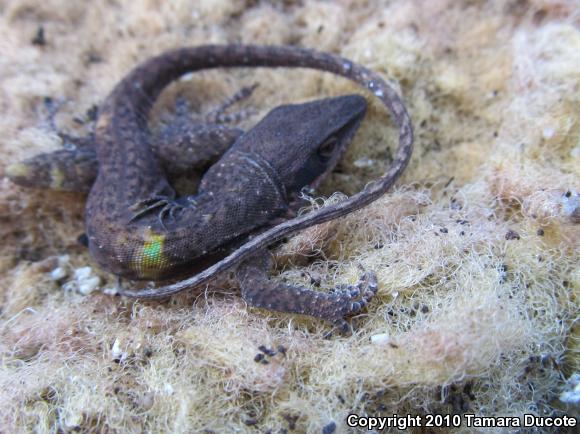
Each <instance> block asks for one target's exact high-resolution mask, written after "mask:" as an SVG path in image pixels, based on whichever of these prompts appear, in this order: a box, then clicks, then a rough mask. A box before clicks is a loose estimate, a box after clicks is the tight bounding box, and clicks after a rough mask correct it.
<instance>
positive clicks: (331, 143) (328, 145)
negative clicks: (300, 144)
mask: <svg viewBox="0 0 580 434" xmlns="http://www.w3.org/2000/svg"><path fill="white" fill-rule="evenodd" d="M337 143H338V139H337V138H336V136H330V137H329V138H328V139H326V140H325V141H324V143H322V145H320V146H319V147H318V150H317V152H318V156H319V157H320V158H321V159H322V160H324V161H326V160H329V159H330V157H332V154H333V153H334V149H335V148H336V145H337Z"/></svg>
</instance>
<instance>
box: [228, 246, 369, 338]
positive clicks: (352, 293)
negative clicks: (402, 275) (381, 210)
mask: <svg viewBox="0 0 580 434" xmlns="http://www.w3.org/2000/svg"><path fill="white" fill-rule="evenodd" d="M268 268H269V258H268V256H267V254H265V253H261V254H259V255H257V256H254V257H252V258H251V259H249V260H247V261H246V262H244V263H243V264H242V265H240V267H238V269H237V270H236V277H237V279H238V281H239V282H240V286H241V290H242V298H243V299H244V300H245V301H246V302H247V303H248V304H249V305H252V306H255V307H260V308H265V309H270V310H276V311H280V312H286V313H297V314H302V315H310V316H314V317H317V318H322V319H324V320H326V321H329V322H332V323H333V324H334V325H335V326H337V327H338V328H339V329H340V330H341V331H343V332H344V331H347V330H348V329H349V326H348V323H347V322H346V321H345V318H346V317H348V316H351V315H355V314H357V313H359V312H360V311H362V310H363V309H364V308H365V306H366V305H367V304H368V303H369V302H370V301H371V300H372V298H373V297H374V296H375V294H376V292H377V286H378V285H377V277H376V275H375V273H374V272H372V271H366V272H363V273H362V275H361V277H360V278H359V281H358V282H357V284H356V285H348V286H346V287H339V288H338V289H337V290H335V291H334V292H331V293H322V292H318V291H313V290H310V289H306V288H301V287H298V286H293V285H287V284H282V283H278V282H274V281H271V280H270V279H269V278H268V273H267V270H268Z"/></svg>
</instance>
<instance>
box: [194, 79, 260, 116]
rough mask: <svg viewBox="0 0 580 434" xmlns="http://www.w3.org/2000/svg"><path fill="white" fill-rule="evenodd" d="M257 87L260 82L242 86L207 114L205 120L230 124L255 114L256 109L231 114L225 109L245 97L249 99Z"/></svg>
mask: <svg viewBox="0 0 580 434" xmlns="http://www.w3.org/2000/svg"><path fill="white" fill-rule="evenodd" d="M257 87H258V84H257V83H255V84H253V85H251V86H246V87H243V88H241V89H240V90H239V91H238V92H236V93H235V94H234V95H232V96H231V97H229V98H227V99H226V100H225V101H224V102H223V103H222V104H221V105H220V106H219V107H217V108H215V109H213V110H211V111H210V112H209V113H208V114H206V115H205V121H206V122H208V123H216V124H229V123H237V122H240V121H243V120H245V119H247V118H249V117H250V116H252V115H253V114H255V112H254V110H241V111H239V112H236V113H231V114H227V113H225V111H226V110H227V109H228V108H230V107H231V106H232V105H234V104H236V103H238V102H240V101H243V100H245V99H248V98H249V97H250V96H251V95H252V93H253V92H254V90H255V89H256V88H257Z"/></svg>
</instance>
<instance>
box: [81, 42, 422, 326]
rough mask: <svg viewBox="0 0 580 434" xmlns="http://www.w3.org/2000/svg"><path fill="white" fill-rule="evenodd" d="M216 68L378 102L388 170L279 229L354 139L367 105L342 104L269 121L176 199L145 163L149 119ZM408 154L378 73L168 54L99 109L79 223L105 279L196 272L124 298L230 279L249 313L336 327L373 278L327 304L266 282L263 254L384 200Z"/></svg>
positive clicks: (199, 53)
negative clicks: (188, 79)
mask: <svg viewBox="0 0 580 434" xmlns="http://www.w3.org/2000/svg"><path fill="white" fill-rule="evenodd" d="M217 67H303V68H311V69H317V70H321V71H327V72H331V73H334V74H337V75H341V76H343V77H346V78H348V79H351V80H353V81H354V82H356V83H358V84H360V85H362V86H363V87H365V88H366V89H368V90H370V91H371V92H372V93H373V94H374V95H375V96H376V97H378V98H379V99H380V100H381V101H382V102H383V104H384V105H385V106H386V107H387V108H388V109H389V111H390V113H391V115H392V117H393V119H394V121H395V123H396V124H397V126H398V128H399V146H398V148H397V151H396V153H395V157H394V160H393V162H392V164H391V166H390V168H389V170H388V171H387V173H385V174H384V175H383V176H382V177H380V178H378V179H377V180H375V181H374V182H372V183H370V184H368V185H367V186H366V187H365V189H364V190H363V191H361V192H359V193H357V194H355V195H354V196H352V197H350V198H349V199H347V200H345V201H343V202H340V203H337V204H334V205H331V206H328V207H325V208H322V209H320V210H318V211H315V212H310V213H308V214H306V215H303V216H300V217H294V218H290V219H285V218H284V217H285V216H286V217H287V216H288V215H292V214H291V212H290V211H292V206H293V205H292V204H293V201H294V200H295V199H296V197H297V195H298V193H299V192H300V191H301V189H302V188H303V187H304V186H308V185H310V186H316V185H317V184H318V183H319V182H320V180H321V179H322V178H323V177H324V176H325V175H326V174H327V173H328V172H329V171H330V170H332V168H333V167H334V165H335V164H336V163H337V161H338V159H339V158H340V156H341V155H342V154H343V152H344V150H345V148H346V146H347V144H348V143H349V141H350V139H351V137H352V136H353V134H354V132H355V131H356V130H357V128H358V126H359V124H360V121H361V120H362V117H363V116H364V113H365V110H366V100H365V99H364V97H362V96H360V95H347V96H341V97H334V98H327V99H323V100H318V101H314V102H310V103H305V104H299V105H287V106H281V107H278V108H276V109H274V110H272V111H271V112H270V113H269V114H268V115H267V116H266V117H265V118H264V119H263V120H262V121H260V122H259V123H258V124H257V125H256V126H255V127H254V128H252V129H251V130H250V131H249V132H247V133H245V134H243V135H242V136H240V137H239V138H238V139H237V140H236V141H235V143H234V144H233V145H232V146H231V147H230V148H229V149H228V151H227V152H226V153H225V154H224V156H223V157H222V158H221V159H220V160H219V161H218V162H217V163H216V164H214V165H213V166H211V168H210V169H209V171H208V172H207V173H206V174H205V175H204V177H203V179H202V183H201V186H200V194H198V195H196V196H186V197H180V198H178V197H176V195H175V192H174V190H173V188H172V187H171V185H170V184H169V182H168V181H167V178H166V176H165V174H164V172H163V170H162V168H161V166H160V163H159V161H158V159H157V158H155V156H154V154H153V152H152V149H151V145H150V135H149V134H148V130H147V114H148V112H149V110H150V108H151V105H152V102H153V101H155V99H156V98H157V96H158V95H159V93H160V92H161V91H162V90H163V88H164V87H165V86H166V85H168V84H169V83H171V82H172V81H174V80H175V79H177V78H178V77H180V76H181V75H183V74H185V73H189V72H192V71H197V70H201V69H211V68H217ZM412 143H413V133H412V124H411V120H410V117H409V115H408V113H407V111H406V109H405V107H404V104H403V103H402V101H401V99H400V98H399V96H398V95H397V93H396V92H395V91H394V90H393V89H392V88H391V87H390V86H389V85H387V83H385V81H384V80H382V78H381V77H380V76H379V75H378V74H376V73H374V72H372V71H370V70H369V69H367V68H365V67H363V66H361V65H358V64H356V63H354V62H352V61H350V60H347V59H345V58H342V57H339V56H336V55H332V54H329V53H322V52H316V51H313V50H307V49H302V48H298V47H283V46H256V45H221V46H220V45H206V46H198V47H190V48H181V49H175V50H172V51H168V52H166V53H163V54H161V55H159V56H157V57H154V58H151V59H149V60H147V61H145V62H144V63H142V64H141V65H138V66H137V67H136V68H134V69H133V70H132V71H131V72H129V73H128V74H127V75H126V76H125V78H124V79H123V80H121V82H120V83H119V84H117V86H116V87H115V88H114V89H113V91H112V92H111V94H110V95H109V96H108V97H107V98H106V100H105V102H104V104H103V105H102V107H101V109H100V112H99V116H98V118H97V122H96V127H95V134H94V146H95V149H96V154H97V159H98V161H99V169H98V175H97V178H96V181H95V183H94V185H93V186H92V188H91V191H90V193H89V197H88V201H87V205H86V217H85V222H86V229H87V236H88V242H89V250H90V252H91V255H92V256H93V258H94V259H95V260H96V261H97V263H99V265H101V266H102V267H103V268H105V269H108V270H109V271H111V272H113V273H114V274H116V275H119V276H124V277H128V278H130V279H146V280H166V279H171V278H174V277H176V276H177V275H178V274H179V273H180V272H182V271H185V270H187V271H189V272H191V269H192V266H193V265H194V263H195V264H196V266H203V267H205V268H203V271H200V272H198V273H197V274H194V275H193V276H192V277H189V278H186V279H184V280H181V281H178V282H176V283H172V284H167V285H165V286H162V287H157V288H148V289H142V290H134V291H132V290H122V291H121V294H123V295H127V296H133V297H140V298H163V297H167V296H169V295H172V294H175V293H177V292H180V291H183V290H185V289H187V288H190V287H195V286H199V285H201V284H203V283H205V282H207V281H209V280H211V279H212V278H214V277H215V276H216V275H217V274H218V273H221V272H223V271H226V270H228V269H231V268H234V269H236V277H237V278H238V280H239V281H240V286H241V290H242V291H241V292H242V297H243V298H244V299H245V300H246V302H247V303H248V304H250V305H254V306H257V307H263V308H267V309H271V310H277V311H283V312H292V313H299V314H306V315H311V316H316V317H319V318H323V319H326V320H329V321H332V322H335V323H337V324H339V325H341V326H344V324H345V322H344V318H345V317H347V316H350V315H352V314H355V313H357V312H359V311H360V310H361V309H363V308H364V307H365V305H366V304H367V303H368V302H369V301H370V299H371V298H372V297H373V296H374V295H375V293H376V291H377V282H376V276H375V274H374V273H373V272H365V273H363V275H362V277H361V278H360V280H359V283H358V284H357V286H356V287H349V288H347V290H344V291H337V292H334V293H319V292H316V291H312V290H309V289H305V288H299V287H294V286H289V285H280V284H276V283H273V282H270V281H268V280H267V273H266V272H265V271H264V269H265V268H267V266H268V259H267V255H265V254H264V249H265V248H267V247H268V246H269V245H271V244H273V243H275V242H277V241H279V240H281V239H282V238H284V237H286V236H288V235H289V234H291V233H293V232H296V231H298V230H300V229H304V228H307V227H309V226H312V225H316V224H320V223H324V222H326V221H329V220H332V219H335V218H338V217H340V216H343V215H346V214H348V213H350V212H353V211H355V210H357V209H360V208H362V207H363V206H365V205H367V204H369V203H371V202H372V201H374V200H376V199H377V198H378V197H380V196H381V195H383V194H384V193H385V192H386V191H387V190H388V189H389V188H390V187H391V186H392V184H393V183H394V182H395V180H396V179H397V178H398V177H399V176H400V174H401V173H402V172H403V170H404V169H405V167H406V165H407V163H408V161H409V159H410V157H411V154H412ZM284 220H285V221H284ZM280 221H282V223H279V222H280ZM210 263H212V264H213V265H210V266H207V267H206V265H207V264H210Z"/></svg>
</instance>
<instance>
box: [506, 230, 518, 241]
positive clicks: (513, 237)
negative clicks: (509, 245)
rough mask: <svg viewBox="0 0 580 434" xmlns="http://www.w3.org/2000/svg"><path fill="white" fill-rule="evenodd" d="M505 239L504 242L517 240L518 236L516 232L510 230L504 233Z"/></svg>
mask: <svg viewBox="0 0 580 434" xmlns="http://www.w3.org/2000/svg"><path fill="white" fill-rule="evenodd" d="M505 239H506V240H519V239H520V234H518V233H517V232H516V231H514V230H512V229H510V230H509V231H507V232H506V234H505Z"/></svg>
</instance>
